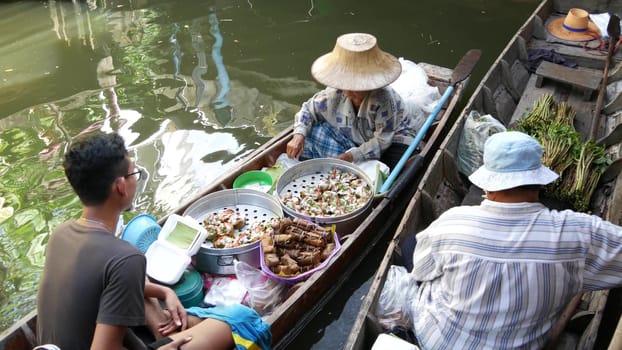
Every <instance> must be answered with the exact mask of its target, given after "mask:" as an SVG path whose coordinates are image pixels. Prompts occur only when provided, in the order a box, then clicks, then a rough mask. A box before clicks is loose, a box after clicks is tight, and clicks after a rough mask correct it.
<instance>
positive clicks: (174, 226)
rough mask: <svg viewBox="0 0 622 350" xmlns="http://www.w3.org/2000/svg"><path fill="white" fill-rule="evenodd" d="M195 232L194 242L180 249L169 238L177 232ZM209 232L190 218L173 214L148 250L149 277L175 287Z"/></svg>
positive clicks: (146, 254)
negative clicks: (188, 230)
mask: <svg viewBox="0 0 622 350" xmlns="http://www.w3.org/2000/svg"><path fill="white" fill-rule="evenodd" d="M187 229H190V230H193V231H195V235H194V239H193V240H192V242H187V243H186V244H185V246H183V247H180V246H178V245H176V244H173V243H171V242H170V241H169V240H168V238H169V236H170V235H171V234H172V233H174V232H175V230H187ZM206 236H207V230H205V228H204V227H203V226H201V225H200V224H199V222H197V221H196V220H195V219H193V218H191V217H189V216H180V215H177V214H172V215H171V216H170V217H169V218H168V219H167V220H166V222H165V223H164V226H162V230H161V231H160V234H159V235H158V239H157V240H156V241H155V242H153V244H151V245H150V246H149V249H147V252H146V253H145V256H146V258H147V275H148V276H149V277H151V278H153V279H155V280H157V281H159V282H162V283H164V284H168V285H173V284H175V283H177V282H178V281H179V279H180V278H181V276H182V275H183V273H184V271H185V270H186V268H187V267H188V265H189V264H190V261H191V257H192V256H193V255H195V254H196V253H197V252H198V251H199V248H200V247H201V244H202V243H203V241H205V237H206Z"/></svg>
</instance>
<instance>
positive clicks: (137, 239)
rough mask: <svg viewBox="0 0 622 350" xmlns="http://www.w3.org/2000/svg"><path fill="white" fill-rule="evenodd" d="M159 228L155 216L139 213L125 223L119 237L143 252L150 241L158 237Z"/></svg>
mask: <svg viewBox="0 0 622 350" xmlns="http://www.w3.org/2000/svg"><path fill="white" fill-rule="evenodd" d="M161 229H162V227H160V225H159V224H158V220H156V218H154V217H153V216H151V215H149V214H139V215H136V216H135V217H133V218H132V220H130V221H129V222H128V223H127V225H125V228H124V229H123V233H122V234H121V238H122V239H123V240H124V241H128V242H130V243H131V244H132V245H133V246H134V247H136V248H138V249H140V250H141V251H142V252H143V253H145V252H147V249H148V248H149V246H150V245H151V243H153V242H155V241H156V240H157V239H158V234H160V230H161Z"/></svg>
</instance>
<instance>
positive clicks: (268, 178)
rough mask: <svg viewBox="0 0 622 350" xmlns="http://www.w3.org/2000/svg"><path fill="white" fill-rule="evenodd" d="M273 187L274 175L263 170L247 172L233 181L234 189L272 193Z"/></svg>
mask: <svg viewBox="0 0 622 350" xmlns="http://www.w3.org/2000/svg"><path fill="white" fill-rule="evenodd" d="M272 185H273V179H272V175H270V174H268V173H267V172H265V171H261V170H251V171H247V172H245V173H243V174H242V175H240V176H238V177H237V178H236V179H235V180H234V181H233V188H247V189H251V190H257V191H261V192H265V193H270V192H271V191H272Z"/></svg>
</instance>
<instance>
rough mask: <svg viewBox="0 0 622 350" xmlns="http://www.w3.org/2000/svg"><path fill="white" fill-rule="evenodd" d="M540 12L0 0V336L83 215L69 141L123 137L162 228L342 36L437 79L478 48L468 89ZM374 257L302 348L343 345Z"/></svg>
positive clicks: (305, 92)
mask: <svg viewBox="0 0 622 350" xmlns="http://www.w3.org/2000/svg"><path fill="white" fill-rule="evenodd" d="M538 2H539V1H538V0H505V1H499V0H437V1H412V0H388V1H382V2H378V1H373V0H304V1H303V0H263V1H262V0H202V1H199V0H83V1H76V0H74V1H55V0H48V1H4V2H1V3H0V287H1V289H0V331H2V330H5V329H7V328H8V327H10V326H11V325H12V324H13V323H14V322H15V321H16V320H18V319H19V318H21V317H23V316H24V315H26V314H27V313H28V312H30V311H31V310H33V309H34V307H35V295H36V292H37V285H38V281H39V276H40V273H41V269H42V265H43V259H44V256H43V253H44V248H45V244H46V242H47V239H48V236H49V234H50V232H51V230H52V229H53V228H54V227H55V226H57V225H58V224H59V223H61V222H63V221H66V220H68V219H71V218H75V217H77V216H79V213H80V204H79V202H78V200H77V198H76V197H75V196H74V195H73V193H72V191H71V189H70V187H69V186H68V185H67V183H66V181H65V179H64V176H63V172H62V166H61V164H62V155H63V152H64V151H65V149H66V147H67V145H68V144H69V142H70V141H71V140H72V138H74V137H75V136H77V135H79V134H84V133H89V132H92V131H94V130H103V131H106V132H111V131H117V132H119V133H120V134H121V135H122V136H123V137H124V138H125V140H126V141H127V144H128V146H129V150H130V153H131V156H132V157H133V158H135V159H136V162H137V163H138V164H139V165H141V166H142V167H144V168H145V169H146V170H147V172H148V179H147V181H145V182H143V186H142V188H141V190H140V193H139V195H138V197H137V199H136V210H135V211H134V212H133V213H131V214H128V216H127V217H126V221H127V220H128V219H130V218H131V217H132V216H133V215H136V214H138V213H143V212H146V213H150V214H152V215H154V216H156V217H161V216H163V215H164V214H165V213H167V212H168V211H169V210H171V209H172V208H174V207H177V206H178V205H180V204H182V203H183V202H184V200H185V199H187V198H190V197H193V195H194V194H196V193H198V192H199V191H200V190H201V189H202V188H204V187H205V186H207V185H209V184H210V183H211V182H212V181H214V179H215V178H216V177H217V176H218V175H220V174H222V173H223V172H225V171H226V170H227V169H228V168H230V167H232V166H234V165H235V164H236V163H238V162H239V161H240V160H241V159H243V158H244V156H245V155H247V154H249V153H250V152H251V151H252V150H254V149H255V148H257V147H258V146H259V145H261V144H262V143H264V142H265V141H266V140H268V139H269V138H270V137H271V136H273V135H275V134H276V133H278V132H279V131H281V130H283V129H284V128H285V127H287V126H288V125H290V124H291V123H292V120H293V115H294V113H295V112H296V111H297V110H298V107H299V106H300V104H301V103H302V102H303V101H305V100H306V99H307V98H309V97H310V96H311V95H312V94H313V93H314V92H315V91H317V90H319V89H321V88H322V87H321V86H320V85H319V84H317V83H316V82H314V81H313V79H312V77H311V75H310V72H309V71H310V66H311V63H312V62H313V60H314V59H315V58H317V57H318V56H320V55H322V54H324V53H326V52H328V51H330V50H331V49H332V48H333V46H334V44H335V39H336V37H337V36H338V35H340V34H343V33H347V32H368V33H372V34H374V35H375V36H376V37H377V38H378V40H379V45H380V47H381V48H382V49H384V50H386V51H388V52H391V53H393V54H394V55H396V56H398V57H405V58H408V59H410V60H412V61H415V62H430V63H435V64H438V65H442V66H447V67H453V66H454V65H455V64H456V63H457V62H458V60H459V59H460V57H461V56H462V55H463V54H464V53H465V52H466V51H467V50H468V49H471V48H479V49H481V50H482V51H483V55H482V59H481V61H480V63H479V65H478V66H477V68H476V70H475V71H474V74H473V77H472V79H471V86H470V89H471V90H469V91H472V89H473V87H474V86H475V85H476V84H477V82H478V80H479V79H480V78H481V77H482V76H483V74H484V72H485V71H486V70H487V68H488V67H489V66H490V64H491V63H492V62H493V61H494V59H495V58H496V57H497V55H498V54H499V52H500V51H501V49H502V48H503V47H504V46H505V43H506V42H507V41H508V39H509V38H510V37H511V35H512V34H513V33H514V32H516V30H517V29H518V27H519V26H520V25H521V24H522V23H523V22H524V21H525V19H526V18H527V16H528V15H529V14H530V13H531V12H532V11H533V9H534V8H535V7H536V5H537V3H538ZM467 93H468V92H467ZM467 97H468V96H467ZM382 249H383V247H382V246H380V247H378V249H377V254H376V255H375V256H372V257H370V258H369V263H366V264H364V265H365V267H364V268H361V269H360V270H358V271H357V273H356V274H355V275H354V276H352V279H351V282H350V283H349V285H348V286H347V287H346V288H344V289H343V290H342V291H340V293H339V294H338V295H337V296H336V297H335V298H334V299H333V301H332V302H331V303H330V305H329V306H328V307H327V308H325V309H324V310H323V311H322V312H320V314H319V315H318V316H317V317H316V319H315V320H314V321H313V322H312V323H311V324H310V325H309V327H307V329H306V331H305V332H304V333H303V334H301V335H300V336H299V337H298V338H297V339H296V341H295V343H296V347H297V348H316V349H326V348H337V347H339V346H340V344H342V342H343V340H344V338H345V336H346V335H347V333H348V331H349V327H350V326H351V324H352V320H353V318H354V316H355V314H356V310H357V309H358V305H359V304H360V301H361V298H362V296H363V295H364V293H365V290H366V288H367V285H368V283H369V277H370V276H371V275H372V274H373V271H374V269H373V267H374V265H375V264H377V261H378V260H379V259H380V256H381V255H382Z"/></svg>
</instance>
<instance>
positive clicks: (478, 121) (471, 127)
mask: <svg viewBox="0 0 622 350" xmlns="http://www.w3.org/2000/svg"><path fill="white" fill-rule="evenodd" d="M503 131H505V126H504V125H503V124H501V122H500V121H498V120H497V119H495V118H494V117H493V116H491V115H490V114H486V115H482V116H480V115H479V112H477V111H471V113H469V115H468V116H467V118H466V120H465V121H464V127H463V128H462V134H461V135H460V142H459V143H458V171H460V172H461V173H463V174H464V175H466V176H469V175H471V174H472V173H473V172H474V171H475V170H477V168H479V167H480V166H481V165H482V162H483V155H484V143H486V140H487V139H488V137H489V136H490V135H492V134H496V133H498V132H503Z"/></svg>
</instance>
